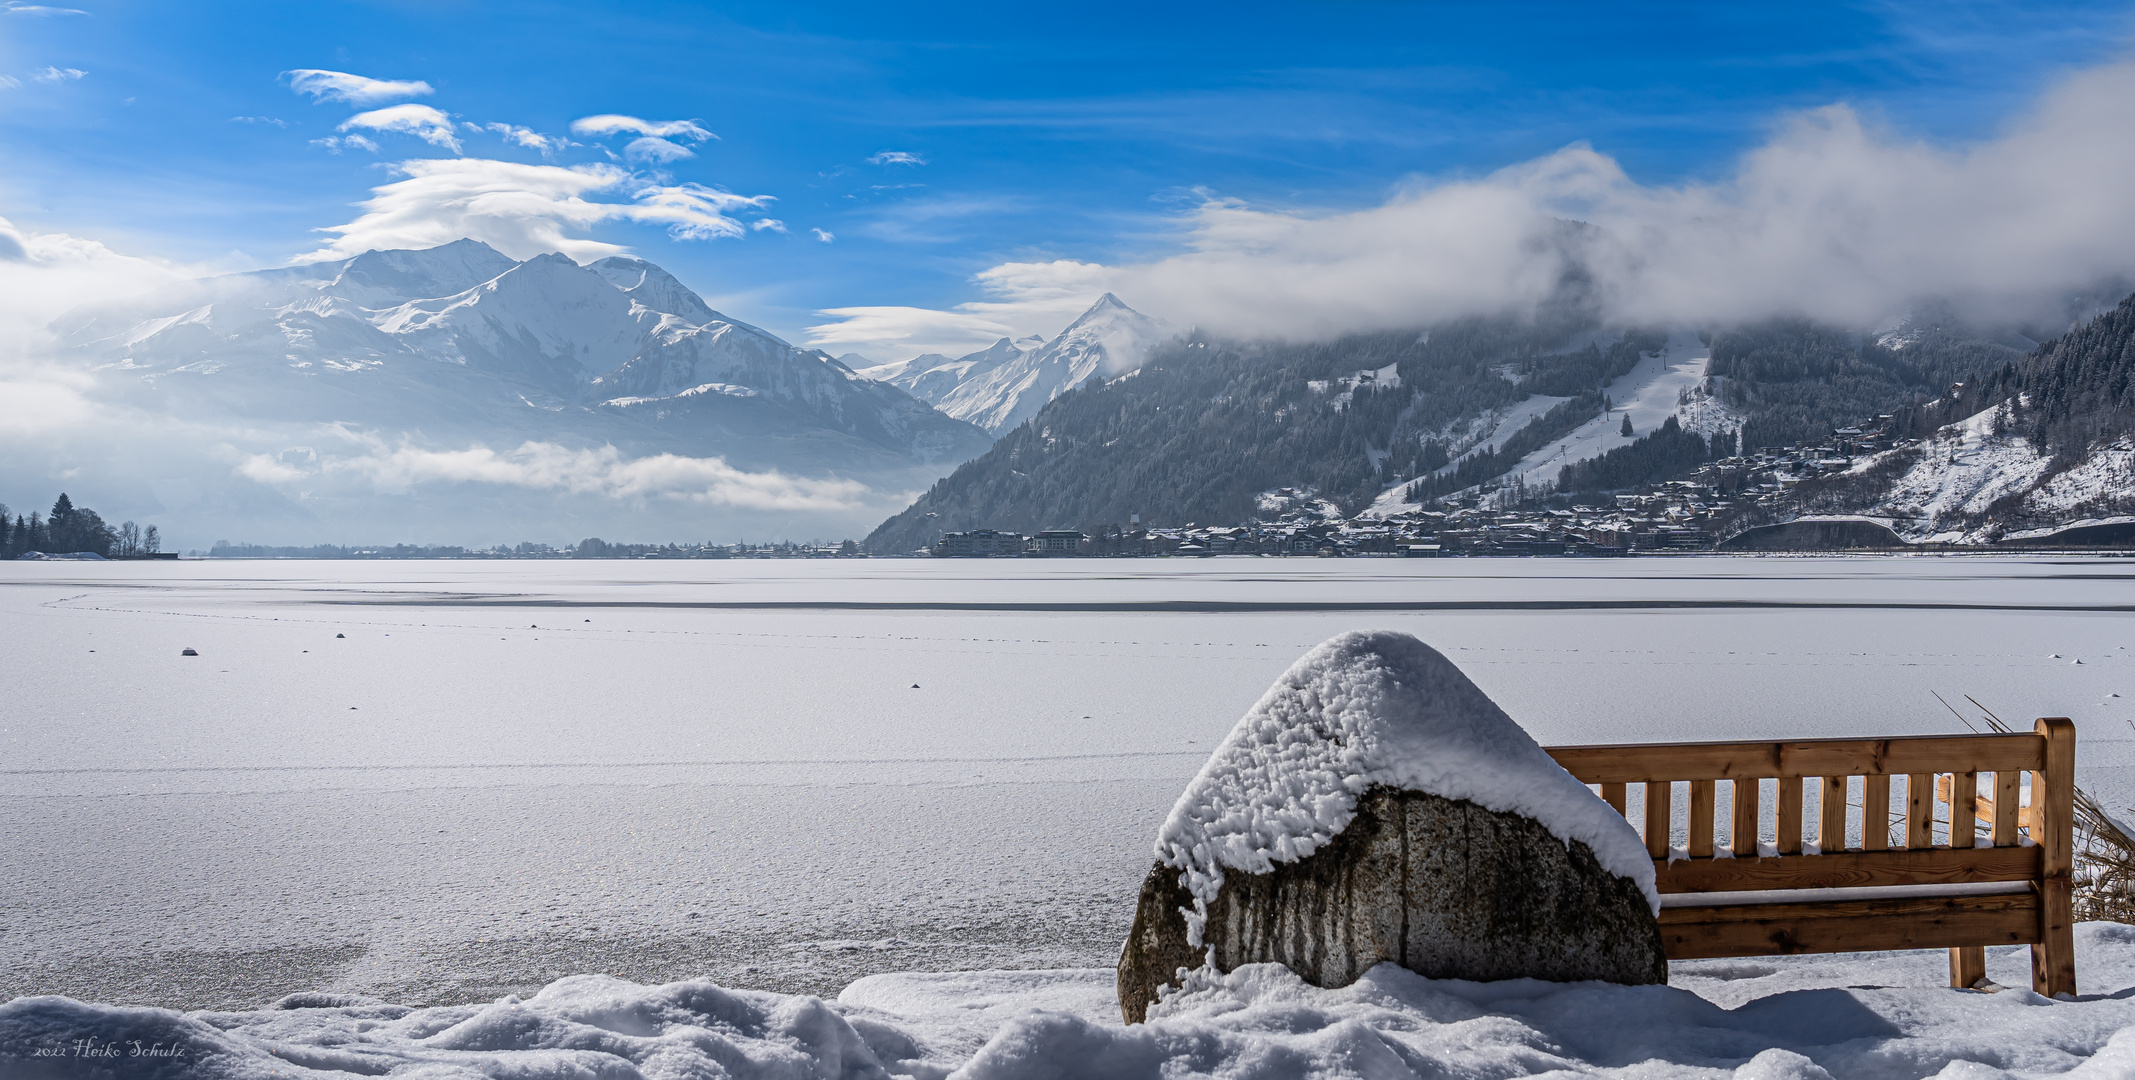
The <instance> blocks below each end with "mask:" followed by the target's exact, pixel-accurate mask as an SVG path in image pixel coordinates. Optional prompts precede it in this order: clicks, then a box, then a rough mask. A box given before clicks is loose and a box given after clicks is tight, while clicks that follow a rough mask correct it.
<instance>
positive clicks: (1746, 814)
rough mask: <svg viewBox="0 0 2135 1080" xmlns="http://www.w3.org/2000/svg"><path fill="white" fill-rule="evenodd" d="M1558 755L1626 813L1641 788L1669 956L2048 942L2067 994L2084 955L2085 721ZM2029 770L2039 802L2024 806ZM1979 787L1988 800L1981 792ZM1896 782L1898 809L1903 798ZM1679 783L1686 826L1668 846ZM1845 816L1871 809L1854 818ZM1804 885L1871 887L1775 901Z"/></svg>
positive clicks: (2056, 983)
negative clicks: (2075, 889)
mask: <svg viewBox="0 0 2135 1080" xmlns="http://www.w3.org/2000/svg"><path fill="white" fill-rule="evenodd" d="M1549 752H1550V754H1552V755H1553V756H1555V757H1556V759H1557V761H1558V763H1559V764H1561V765H1563V766H1564V768H1565V769H1566V770H1567V771H1568V772H1570V773H1571V774H1572V775H1573V776H1575V777H1577V778H1578V779H1579V780H1580V781H1581V782H1583V783H1586V784H1588V785H1591V786H1595V787H1598V788H1599V789H1600V794H1601V797H1602V798H1603V799H1604V800H1606V801H1607V802H1608V803H1609V805H1611V806H1613V807H1615V808H1616V810H1617V811H1618V812H1619V813H1623V812H1626V811H1627V810H1628V809H1629V799H1628V794H1629V792H1630V790H1631V787H1632V786H1633V785H1637V786H1639V787H1640V788H1642V789H1643V791H1642V796H1643V797H1642V799H1641V800H1640V801H1641V802H1642V803H1643V806H1642V807H1641V810H1640V812H1639V814H1638V817H1639V818H1643V822H1644V828H1643V830H1642V832H1643V834H1644V836H1645V839H1646V849H1647V851H1648V852H1649V853H1651V854H1652V856H1653V858H1654V876H1655V879H1656V883H1657V885H1658V887H1659V891H1660V892H1661V893H1662V894H1663V899H1662V903H1663V905H1664V908H1663V911H1662V929H1663V936H1664V938H1665V939H1666V940H1667V942H1668V946H1669V955H1670V956H1671V957H1674V958H1679V959H1689V958H1693V957H1709V956H1749V955H1771V954H1777V953H1787V952H1840V951H1856V950H1867V949H1881V948H1922V947H1971V948H1974V949H1975V950H1976V948H1977V947H1979V946H1984V945H1992V944H2012V943H2031V944H2034V945H2035V946H2037V945H2040V944H2042V943H2043V944H2044V945H2045V946H2046V948H2045V949H2044V950H2043V951H2042V950H2040V949H2038V948H2035V949H2034V968H2035V970H2034V973H2033V974H2034V979H2033V981H2034V983H2035V984H2036V985H2037V986H2039V987H2040V988H2041V992H2043V993H2062V992H2071V993H2072V992H2073V991H2074V978H2075V977H2074V961H2073V957H2071V956H2070V955H2069V953H2068V950H2067V948H2066V947H2062V946H2057V945H2055V942H2056V941H2059V942H2062V943H2066V942H2067V941H2068V939H2069V933H2070V932H2069V926H2070V922H2071V914H2070V900H2071V883H2072V874H2073V868H2074V867H2073V842H2074V812H2075V726H2074V725H2073V724H2072V723H2070V722H2069V721H2068V720H2067V719H2065V718H2058V717H2056V718H2049V719H2043V720H2040V721H2038V723H2037V725H2036V726H2035V728H2034V730H2033V731H2031V732H2029V733H2020V734H1995V735H1946V736H1921V737H1902V738H1888V739H1811V740H1802V741H1794V742H1708V743H1638V744H1626V745H1614V746H1559V747H1551V748H1549ZM2025 773H2030V774H2031V785H2030V794H2031V798H2030V804H2029V806H2028V807H2024V808H2023V809H2022V810H2019V804H2020V803H2021V802H2022V799H2021V791H2022V776H2023V774H2025ZM1983 777H1987V778H1991V779H1990V780H1989V790H1990V791H1991V792H1992V794H1991V795H1983V794H1981V793H1980V782H1981V779H1982V778H1983ZM1894 778H1895V779H1896V780H1898V781H1899V784H1900V785H1902V786H1901V787H1900V788H1899V789H1898V793H1899V794H1900V795H1901V797H1902V799H1903V802H1902V804H1896V805H1894V804H1893V802H1892V798H1891V797H1892V795H1893V793H1894V791H1893V783H1892V781H1893V779H1894ZM1938 778H1939V779H1940V780H1941V783H1940V784H1939V785H1938V783H1937V780H1938ZM1723 783H1724V784H1726V786H1727V789H1728V790H1727V802H1726V803H1725V804H1724V805H1726V806H1727V807H1728V814H1727V819H1726V821H1725V823H1724V826H1725V833H1724V835H1723V834H1722V831H1721V829H1722V825H1723V823H1722V822H1721V821H1720V815H1719V807H1720V806H1721V805H1723V804H1722V803H1721V802H1720V788H1721V785H1722V784H1723ZM1679 785H1680V786H1681V792H1682V797H1683V798H1684V799H1686V800H1687V805H1686V807H1685V809H1686V811H1687V813H1686V814H1685V815H1684V819H1685V824H1686V826H1687V830H1686V837H1685V843H1684V845H1683V847H1682V848H1675V847H1673V846H1672V844H1671V836H1672V833H1673V831H1674V827H1675V821H1676V815H1675V807H1676V806H1677V805H1679V803H1678V786H1679ZM1812 788H1813V789H1814V790H1815V791H1816V793H1817V797H1816V799H1815V803H1816V806H1815V813H1814V817H1813V818H1809V817H1807V816H1805V813H1804V811H1805V809H1806V808H1807V804H1808V799H1807V798H1806V797H1805V794H1806V791H1807V790H1808V789H1812ZM1768 793H1769V794H1768ZM1856 800H1858V801H1857V802H1856ZM1851 805H1858V806H1859V807H1860V808H1861V809H1860V812H1859V813H1857V814H1849V809H1850V806H1851ZM1767 806H1770V807H1771V808H1772V809H1773V811H1774V813H1773V820H1774V824H1775V828H1774V829H1773V830H1772V834H1771V839H1770V840H1769V842H1766V841H1765V839H1764V835H1763V832H1762V828H1761V826H1762V823H1763V821H1764V819H1765V814H1764V808H1765V807H1767ZM1938 810H1941V811H1942V812H1941V813H1938ZM1943 822H1946V823H1947V824H1948V828H1947V830H1946V831H1945V832H1944V835H1943V837H1942V838H1941V839H1940V840H1938V838H1937V837H1936V828H1935V826H1936V825H1937V824H1938V823H1943ZM1633 824H1638V821H1637V819H1634V820H1633ZM1893 824H1899V825H1901V826H1902V827H1901V828H1898V829H1896V830H1893V829H1892V825H1893ZM1996 883H2003V884H1996ZM2007 883H2018V884H2014V885H2011V884H2007ZM2024 883H2028V885H2029V886H2030V888H2029V889H2025V888H2024V887H2023V885H2024ZM1896 887H1910V888H1896ZM1802 889H1852V890H1864V889H1865V890H1873V892H1872V893H1860V892H1856V893H1851V894H1822V895H1819V896H1818V897H1817V898H1814V899H1812V898H1810V897H1807V896H1804V897H1802V898H1801V899H1800V901H1798V902H1788V901H1789V900H1792V899H1793V898H1789V897H1784V896H1781V897H1774V896H1771V895H1769V894H1770V893H1773V892H1786V891H1792V890H1802ZM1685 894H1733V895H1712V896H1710V897H1703V896H1696V895H1685ZM1745 894H1765V895H1745ZM2040 964H2044V965H2046V967H2047V968H2050V969H2052V970H2038V968H2039V965H2040ZM2048 986H2051V987H2053V989H2046V987H2048Z"/></svg>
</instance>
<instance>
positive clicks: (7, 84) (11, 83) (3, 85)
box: [0, 75, 22, 90]
mask: <svg viewBox="0 0 2135 1080" xmlns="http://www.w3.org/2000/svg"><path fill="white" fill-rule="evenodd" d="M21 85H22V80H21V79H18V78H16V77H14V76H13V75H0V90H13V89H15V88H16V87H18V86H21Z"/></svg>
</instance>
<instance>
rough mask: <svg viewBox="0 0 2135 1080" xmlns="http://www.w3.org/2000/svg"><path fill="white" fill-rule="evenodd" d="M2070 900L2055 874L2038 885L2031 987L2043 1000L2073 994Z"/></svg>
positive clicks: (2062, 880) (2062, 879)
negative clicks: (2037, 912)
mask: <svg viewBox="0 0 2135 1080" xmlns="http://www.w3.org/2000/svg"><path fill="white" fill-rule="evenodd" d="M2074 899H2075V898H2074V897H2073V896H2072V895H2070V883H2069V879H2068V878H2067V877H2066V876H2065V875H2060V874H2056V875H2054V876H2052V877H2049V878H2047V879H2046V880H2045V881H2043V882H2041V883H2040V885H2039V901H2040V902H2039V921H2040V922H2041V923H2043V924H2044V925H2042V926H2040V927H2039V943H2038V944H2036V945H2033V946H2032V947H2031V988H2032V989H2033V990H2036V991H2038V992H2039V993H2041V994H2044V995H2046V996H2047V997H2053V996H2055V995H2057V994H2068V995H2071V996H2073V995H2074V994H2075V992H2076V934H2075V912H2074V910H2073V908H2074V904H2073V901H2074Z"/></svg>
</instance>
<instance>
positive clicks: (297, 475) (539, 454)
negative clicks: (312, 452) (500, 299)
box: [236, 437, 871, 512]
mask: <svg viewBox="0 0 2135 1080" xmlns="http://www.w3.org/2000/svg"><path fill="white" fill-rule="evenodd" d="M365 441H367V442H369V443H370V447H369V452H367V453H363V454H360V455H355V456H349V457H334V456H320V457H318V458H317V459H316V460H315V461H307V462H305V463H304V464H303V465H296V464H292V463H290V462H287V461H284V460H282V459H280V458H277V457H273V456H270V455H267V454H251V455H247V456H245V457H244V458H243V459H241V460H240V461H239V462H238V464H237V466H236V471H237V473H238V475H240V476H243V477H245V478H247V479H250V480H254V481H257V482H259V483H262V484H268V485H272V486H277V487H279V486H287V485H293V484H306V483H311V482H314V481H316V480H318V479H320V478H327V479H331V478H336V477H360V478H362V479H364V480H368V481H369V482H370V484H371V485H372V486H373V487H374V488H377V489H380V490H386V491H404V490H407V489H410V488H414V487H417V486H420V485H424V484H458V483H474V484H496V485H501V486H507V487H518V488H528V489H532V490H535V491H545V492H556V493H559V494H569V495H596V496H601V497H605V498H610V499H621V500H638V499H671V500H681V501H687V502H694V503H703V504H707V505H712V506H726V507H734V508H738V509H747V510H782V511H812V512H823V511H832V512H835V511H851V510H856V509H859V508H861V507H862V506H863V505H865V503H866V502H867V501H868V499H869V497H870V495H871V492H870V491H869V490H868V488H867V486H866V485H865V484H861V483H859V482H858V481H853V480H842V479H828V480H816V479H808V478H805V477H795V476H788V475H786V474H785V473H782V472H778V471H775V470H773V471H766V472H748V471H746V470H742V469H737V468H735V467H734V466H732V465H729V464H727V462H726V460H725V459H723V458H717V457H708V458H693V457H682V456H679V455H676V454H655V455H651V456H647V457H635V458H633V457H626V456H624V454H623V453H622V451H620V450H617V449H616V448H615V447H613V446H603V447H601V448H599V449H597V450H583V449H581V450H573V449H569V448H567V447H563V446H559V445H556V444H555V443H545V442H531V441H530V442H525V443H521V444H520V445H519V446H518V447H516V448H514V449H511V450H505V451H502V452H499V451H497V450H493V449H491V448H489V447H487V446H470V447H468V448H467V449H464V450H432V449H424V448H419V447H413V446H392V447H389V446H386V445H385V444H384V443H383V442H382V441H380V440H378V439H376V438H375V437H372V438H368V439H366V440H365Z"/></svg>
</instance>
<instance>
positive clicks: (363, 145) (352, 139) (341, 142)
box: [311, 135, 378, 154]
mask: <svg viewBox="0 0 2135 1080" xmlns="http://www.w3.org/2000/svg"><path fill="white" fill-rule="evenodd" d="M311 145H313V146H319V147H324V148H325V149H326V151H327V152H328V153H330V154H338V153H340V152H341V151H342V150H344V149H353V150H369V151H370V152H371V153H373V154H375V153H377V152H378V144H377V143H374V142H372V141H371V140H369V139H366V138H364V137H363V136H361V135H328V136H327V137H325V138H323V139H313V140H311Z"/></svg>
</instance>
